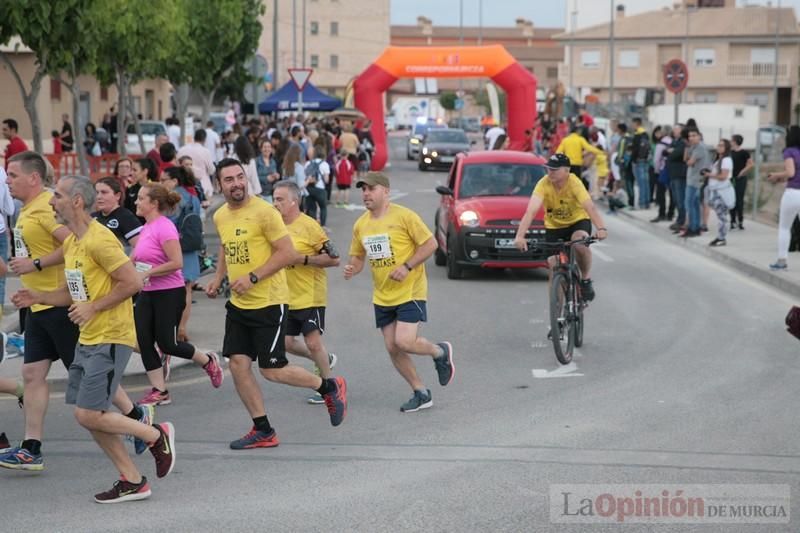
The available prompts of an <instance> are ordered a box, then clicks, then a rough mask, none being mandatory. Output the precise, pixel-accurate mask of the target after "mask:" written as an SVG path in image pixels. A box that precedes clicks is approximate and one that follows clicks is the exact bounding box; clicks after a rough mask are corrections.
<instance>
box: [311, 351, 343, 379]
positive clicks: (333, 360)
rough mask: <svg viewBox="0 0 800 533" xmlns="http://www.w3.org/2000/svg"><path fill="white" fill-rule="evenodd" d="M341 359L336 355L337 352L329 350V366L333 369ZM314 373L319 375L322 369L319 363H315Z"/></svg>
mask: <svg viewBox="0 0 800 533" xmlns="http://www.w3.org/2000/svg"><path fill="white" fill-rule="evenodd" d="M338 361H339V358H338V357H336V354H335V353H333V352H328V366H329V367H330V368H331V370H333V367H335V366H336V363H337V362H338ZM314 375H316V376H319V375H320V371H319V367H318V366H317V365H314Z"/></svg>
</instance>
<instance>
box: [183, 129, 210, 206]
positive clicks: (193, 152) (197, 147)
mask: <svg viewBox="0 0 800 533" xmlns="http://www.w3.org/2000/svg"><path fill="white" fill-rule="evenodd" d="M207 135H208V133H207V132H206V130H204V129H198V130H197V131H195V132H194V142H193V143H191V144H187V145H184V146H182V147H181V149H180V150H178V159H180V158H181V157H187V156H188V157H190V158H191V159H192V174H194V178H195V180H197V182H198V183H199V185H200V187H202V189H203V193H204V194H205V197H206V198H211V197H212V196H213V195H214V186H213V185H212V183H211V175H212V174H214V170H215V168H214V156H213V155H212V154H211V152H209V150H208V148H207V147H206V140H207Z"/></svg>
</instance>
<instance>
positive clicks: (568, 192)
mask: <svg viewBox="0 0 800 533" xmlns="http://www.w3.org/2000/svg"><path fill="white" fill-rule="evenodd" d="M570 166H571V165H570V160H569V158H568V157H567V156H566V155H564V154H553V155H552V156H550V159H549V160H548V161H547V178H542V179H540V180H539V183H537V184H536V188H535V189H534V190H533V194H532V195H531V199H530V201H529V202H528V208H527V210H526V211H525V216H523V217H522V220H521V221H520V223H519V228H518V229H517V235H516V238H515V239H514V244H515V245H516V247H517V248H518V249H520V250H522V251H525V250H527V249H528V241H527V239H526V238H525V235H526V234H527V232H528V228H529V227H530V225H531V221H532V220H533V217H534V216H535V215H536V213H538V212H539V209H540V208H541V207H542V206H544V213H545V214H544V228H545V240H546V241H547V242H558V241H560V240H561V241H572V240H577V239H582V238H584V237H588V236H589V235H590V234H591V233H592V223H594V225H595V227H596V228H597V238H598V239H600V240H603V239H605V238H606V237H608V231H607V230H606V228H605V224H604V223H603V217H601V216H600V212H599V211H598V210H597V208H596V207H595V205H594V202H592V198H591V197H590V196H589V193H588V192H587V191H586V188H585V187H584V186H583V184H582V183H581V181H580V180H579V179H578V177H577V176H576V175H575V174H572V173H570V170H569V169H570ZM575 255H576V259H577V261H578V266H579V267H580V269H581V274H582V276H583V279H582V280H581V292H582V294H583V297H584V298H585V299H586V300H587V301H591V300H593V299H594V287H593V286H592V278H591V269H592V251H591V250H590V249H589V247H588V246H577V247H576V248H575ZM550 266H551V267H552V266H553V263H552V258H551V261H550Z"/></svg>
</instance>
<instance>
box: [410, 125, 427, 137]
mask: <svg viewBox="0 0 800 533" xmlns="http://www.w3.org/2000/svg"><path fill="white" fill-rule="evenodd" d="M428 127H429V126H428V125H427V124H415V125H414V133H413V134H414V135H418V136H420V137H422V136H423V135H425V132H427V131H428Z"/></svg>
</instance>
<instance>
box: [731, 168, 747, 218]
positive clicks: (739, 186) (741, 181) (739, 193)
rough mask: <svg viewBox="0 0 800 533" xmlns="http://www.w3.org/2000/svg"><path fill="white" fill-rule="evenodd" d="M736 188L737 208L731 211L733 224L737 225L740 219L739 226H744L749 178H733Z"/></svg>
mask: <svg viewBox="0 0 800 533" xmlns="http://www.w3.org/2000/svg"><path fill="white" fill-rule="evenodd" d="M733 184H734V187H735V188H736V207H734V208H733V209H731V224H735V223H736V219H737V217H738V219H739V224H744V192H745V191H746V190H747V176H742V177H740V178H733Z"/></svg>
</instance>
